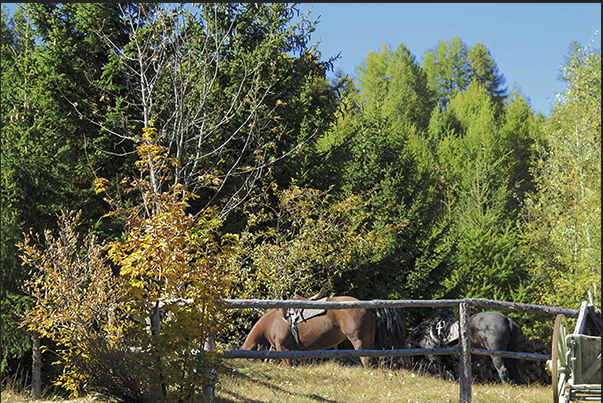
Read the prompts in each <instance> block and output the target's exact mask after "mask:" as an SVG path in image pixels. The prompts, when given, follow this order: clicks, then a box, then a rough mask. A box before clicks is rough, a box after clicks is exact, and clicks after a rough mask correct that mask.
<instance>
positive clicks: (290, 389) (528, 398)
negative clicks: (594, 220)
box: [1, 359, 552, 403]
mask: <svg viewBox="0 0 603 403" xmlns="http://www.w3.org/2000/svg"><path fill="white" fill-rule="evenodd" d="M225 365H226V368H225V372H224V373H223V374H222V375H221V376H220V377H219V381H218V384H217V385H216V388H215V393H216V399H215V401H216V402H217V403H260V402H261V403H277V402H278V403H284V402H289V403H366V402H371V403H394V402H395V403H402V402H403V403H408V402H412V403H414V402H421V403H422V402H438V403H439V402H443V403H447V402H458V401H459V385H458V383H457V382H452V381H440V380H438V378H437V377H434V376H426V375H417V374H415V373H413V372H412V371H409V370H390V369H373V370H365V369H364V368H362V367H361V366H358V365H347V364H342V363H340V362H337V361H328V362H325V363H321V364H301V365H298V366H296V367H293V368H286V367H279V366H278V365H276V363H275V362H273V361H270V362H262V361H252V360H238V359H235V360H227V361H226V363H225ZM472 394H473V396H472V401H473V402H475V403H499V402H500V403H502V402H518V403H544V402H546V403H549V402H551V401H552V391H551V388H550V386H542V385H529V386H513V385H501V384H487V385H484V384H473V386H472ZM1 398H2V403H30V402H32V400H31V399H29V398H28V397H27V394H26V393H24V392H19V391H16V390H14V388H10V387H9V388H3V390H2V396H1ZM50 401H53V402H61V403H88V402H96V403H108V402H107V401H103V400H102V399H97V398H91V397H88V398H79V399H72V400H60V399H56V398H52V397H51V396H49V395H48V394H47V395H46V397H45V399H44V400H43V402H50ZM39 402H40V401H38V402H37V403H39Z"/></svg>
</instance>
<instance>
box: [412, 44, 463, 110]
mask: <svg viewBox="0 0 603 403" xmlns="http://www.w3.org/2000/svg"><path fill="white" fill-rule="evenodd" d="M468 52H469V51H468V49H467V45H466V44H465V43H464V42H463V41H461V40H460V38H458V37H456V36H455V37H453V38H452V40H451V41H450V42H448V43H446V42H445V41H444V40H442V41H440V43H438V44H437V45H436V46H435V47H434V48H433V49H431V50H429V51H428V52H427V53H426V54H425V56H424V58H423V69H424V70H425V73H426V74H427V77H428V80H429V85H430V87H431V89H432V90H433V91H435V93H436V97H437V98H436V99H437V101H438V104H439V106H440V109H444V108H445V107H446V105H447V104H448V102H450V100H451V99H452V98H453V97H454V96H455V95H456V94H457V93H458V92H460V91H463V90H465V88H467V86H468V85H469V82H470V81H471V73H470V65H469V60H468V58H469V56H468Z"/></svg>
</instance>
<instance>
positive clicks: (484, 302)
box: [210, 298, 579, 403]
mask: <svg viewBox="0 0 603 403" xmlns="http://www.w3.org/2000/svg"><path fill="white" fill-rule="evenodd" d="M226 303H227V304H228V308H232V309H249V308H258V309H272V308H313V309H350V308H369V309H378V308H447V307H456V306H458V307H459V331H460V335H459V336H460V338H459V346H458V347H454V348H432V349H399V350H317V351H245V350H230V351H224V352H223V353H220V354H219V356H220V357H222V358H226V359H228V358H256V359H266V358H268V359H275V360H278V359H284V358H289V359H305V358H349V357H402V356H412V355H448V354H459V355H460V358H459V364H460V376H459V401H460V402H461V403H466V402H471V354H477V355H489V356H498V357H504V358H520V359H524V360H535V361H546V360H548V359H550V358H551V356H550V355H544V354H533V353H519V352H510V351H497V350H483V349H477V348H471V345H470V339H469V317H470V307H471V306H474V307H477V308H483V309H489V310H501V311H508V312H516V313H528V314H536V315H545V316H556V315H558V314H564V315H565V316H568V317H577V316H578V313H579V310H577V309H567V308H557V307H551V306H541V305H529V304H520V303H514V302H502V301H493V300H488V299H478V298H468V299H461V300H457V299H449V300H396V301H389V300H371V301H345V302H320V301H281V300H255V299H246V300H226ZM210 396H211V398H213V391H211V392H210ZM212 401H213V399H212Z"/></svg>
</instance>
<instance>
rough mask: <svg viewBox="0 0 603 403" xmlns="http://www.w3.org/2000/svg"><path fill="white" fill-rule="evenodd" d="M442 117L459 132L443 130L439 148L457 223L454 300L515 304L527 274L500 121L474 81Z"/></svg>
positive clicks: (451, 283) (451, 282)
mask: <svg viewBox="0 0 603 403" xmlns="http://www.w3.org/2000/svg"><path fill="white" fill-rule="evenodd" d="M443 113H444V114H452V115H454V118H455V120H456V121H457V122H458V127H459V128H460V131H459V132H456V131H449V132H445V134H444V135H443V136H442V140H441V141H440V143H439V147H438V161H439V164H441V166H442V167H443V175H444V176H445V178H446V179H445V181H446V187H447V190H448V191H447V193H446V194H447V201H448V203H449V204H450V210H449V211H450V214H451V219H452V220H453V222H454V225H453V230H454V232H453V239H454V243H455V244H456V252H455V254H454V257H453V265H454V271H453V275H452V276H451V277H450V278H448V279H446V280H445V281H444V283H445V285H446V287H448V289H449V290H450V292H451V293H452V295H453V296H459V297H483V298H491V299H501V300H511V299H512V292H513V290H515V289H517V288H518V287H519V281H520V279H521V278H522V275H523V273H524V268H523V266H522V256H521V253H520V252H521V251H520V248H519V247H518V241H517V231H516V228H515V221H516V218H517V212H516V211H514V210H512V209H510V208H509V206H510V205H509V200H510V199H511V198H512V192H511V189H512V188H511V187H510V184H509V172H510V169H511V166H512V164H513V161H512V160H510V159H508V158H507V153H508V152H509V151H508V150H507V149H506V145H505V143H504V142H502V141H501V138H500V135H499V121H498V119H497V113H496V110H495V107H494V105H493V104H492V101H491V98H490V96H489V95H488V94H487V92H486V90H485V88H484V87H483V86H481V85H480V84H478V83H477V81H473V82H471V84H470V85H469V86H468V88H467V90H466V91H465V92H463V93H458V94H457V95H456V96H455V98H454V99H453V100H452V101H451V102H450V104H449V107H448V109H447V110H446V111H445V112H443Z"/></svg>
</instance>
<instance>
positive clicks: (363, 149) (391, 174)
mask: <svg viewBox="0 0 603 403" xmlns="http://www.w3.org/2000/svg"><path fill="white" fill-rule="evenodd" d="M358 82H359V83H360V85H359V89H358V90H359V92H358V94H357V97H356V104H357V105H358V107H357V108H356V109H351V111H350V114H349V115H348V116H345V117H344V118H341V119H340V121H339V122H340V123H341V126H337V127H336V128H335V132H337V131H338V130H339V129H340V128H341V130H346V133H348V134H347V135H346V138H348V139H349V141H348V145H347V147H348V150H349V156H348V160H347V162H346V163H345V165H344V167H343V168H342V172H343V177H342V190H343V192H344V193H345V194H347V193H358V192H363V191H367V190H369V189H373V188H376V191H375V192H374V196H373V202H372V205H371V209H373V211H374V217H375V221H374V224H373V225H375V226H376V227H383V226H390V227H392V228H395V230H394V231H390V232H388V235H387V237H388V238H387V240H386V247H385V249H384V250H383V252H381V253H380V254H376V255H375V256H374V257H373V259H372V261H371V262H370V264H366V265H362V266H361V267H359V268H358V270H357V271H355V272H349V273H346V274H345V275H344V277H343V278H342V280H341V282H340V285H339V286H340V287H341V292H346V291H348V290H347V289H346V287H352V288H354V291H353V292H354V293H355V295H357V296H359V297H360V298H376V297H379V298H386V297H388V298H431V297H438V296H441V292H440V291H441V288H440V287H439V282H438V281H437V280H436V279H438V278H441V277H442V276H444V273H445V271H446V268H447V265H446V263H445V262H446V258H447V255H448V253H449V250H448V249H447V246H442V243H441V242H440V238H442V237H443V234H444V233H445V232H446V230H447V225H446V223H442V222H440V221H439V219H438V213H437V212H438V209H439V208H440V207H441V206H440V204H439V199H438V197H437V182H436V178H435V176H434V175H433V171H432V166H433V158H432V156H431V152H430V150H429V148H428V143H427V139H426V137H425V132H424V130H425V129H426V127H427V114H428V113H429V111H430V109H431V106H430V105H433V103H432V97H431V93H430V91H429V89H428V88H427V80H426V76H425V74H424V73H423V71H422V70H421V68H420V66H419V65H418V64H417V62H416V61H415V58H414V56H413V55H412V54H411V53H410V52H409V51H408V49H407V48H406V47H404V45H400V46H399V47H398V49H396V50H395V51H394V52H393V53H391V52H390V50H389V48H388V47H387V46H386V45H385V46H383V48H382V50H381V53H380V54H377V53H374V52H371V53H369V54H368V55H367V57H366V60H365V62H364V64H363V66H361V68H359V76H358ZM368 284H370V287H367V286H366V285H368ZM426 285H427V286H426Z"/></svg>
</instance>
